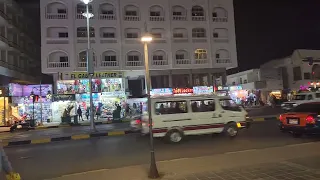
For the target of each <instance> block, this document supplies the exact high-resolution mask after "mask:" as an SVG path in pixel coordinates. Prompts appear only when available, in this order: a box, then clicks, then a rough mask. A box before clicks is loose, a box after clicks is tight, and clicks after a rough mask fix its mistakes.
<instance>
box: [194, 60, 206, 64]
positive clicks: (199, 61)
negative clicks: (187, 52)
mask: <svg viewBox="0 0 320 180" xmlns="http://www.w3.org/2000/svg"><path fill="white" fill-rule="evenodd" d="M194 63H195V64H208V59H195V60H194Z"/></svg>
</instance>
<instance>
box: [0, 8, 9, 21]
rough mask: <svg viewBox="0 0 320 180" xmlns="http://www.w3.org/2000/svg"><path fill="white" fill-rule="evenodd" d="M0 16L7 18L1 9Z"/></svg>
mask: <svg viewBox="0 0 320 180" xmlns="http://www.w3.org/2000/svg"><path fill="white" fill-rule="evenodd" d="M0 16H2V17H3V18H4V19H9V17H8V15H6V14H5V13H4V12H3V11H2V10H0Z"/></svg>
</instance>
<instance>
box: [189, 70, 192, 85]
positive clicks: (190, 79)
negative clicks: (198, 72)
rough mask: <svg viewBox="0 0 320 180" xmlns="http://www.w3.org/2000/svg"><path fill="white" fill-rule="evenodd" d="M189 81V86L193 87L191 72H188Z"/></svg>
mask: <svg viewBox="0 0 320 180" xmlns="http://www.w3.org/2000/svg"><path fill="white" fill-rule="evenodd" d="M189 81H190V86H191V87H193V78H192V72H190V73H189Z"/></svg>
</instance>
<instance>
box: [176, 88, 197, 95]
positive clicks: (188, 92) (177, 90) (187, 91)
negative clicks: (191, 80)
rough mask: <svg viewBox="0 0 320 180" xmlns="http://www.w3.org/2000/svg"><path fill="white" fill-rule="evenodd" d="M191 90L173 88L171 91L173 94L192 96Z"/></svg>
mask: <svg viewBox="0 0 320 180" xmlns="http://www.w3.org/2000/svg"><path fill="white" fill-rule="evenodd" d="M192 93H193V89H191V88H175V89H173V94H192Z"/></svg>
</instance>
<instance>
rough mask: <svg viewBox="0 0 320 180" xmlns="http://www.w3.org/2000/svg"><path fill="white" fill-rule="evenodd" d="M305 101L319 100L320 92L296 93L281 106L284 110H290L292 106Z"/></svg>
mask: <svg viewBox="0 0 320 180" xmlns="http://www.w3.org/2000/svg"><path fill="white" fill-rule="evenodd" d="M307 102H320V92H304V93H298V94H296V95H295V96H294V98H293V100H291V101H287V102H284V103H282V104H281V108H282V109H283V110H286V111H291V110H292V109H293V108H294V107H297V106H298V105H300V104H303V103H307Z"/></svg>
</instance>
